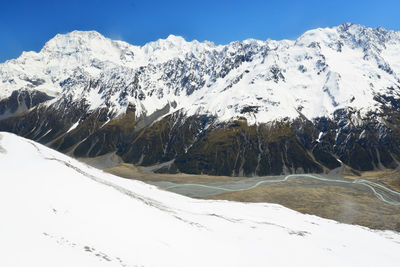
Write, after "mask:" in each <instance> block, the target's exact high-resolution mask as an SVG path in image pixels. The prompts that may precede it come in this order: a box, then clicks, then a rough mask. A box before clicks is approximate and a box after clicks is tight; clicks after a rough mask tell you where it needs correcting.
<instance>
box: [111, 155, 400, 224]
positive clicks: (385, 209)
mask: <svg viewBox="0 0 400 267" xmlns="http://www.w3.org/2000/svg"><path fill="white" fill-rule="evenodd" d="M114 165H115V166H113V167H110V168H106V169H105V171H106V172H109V173H112V174H115V175H118V176H121V177H125V178H130V179H136V180H141V181H144V182H147V183H149V184H152V185H156V186H158V187H159V188H162V189H164V190H167V191H171V192H174V193H178V194H181V195H185V196H189V197H194V198H202V199H217V200H231V201H240V202H268V203H277V204H281V205H283V206H286V207H288V208H290V209H293V210H296V211H299V212H302V213H306V214H313V215H317V216H320V217H323V218H328V219H333V220H336V221H339V222H343V223H349V224H358V225H362V226H367V227H369V228H373V229H389V230H395V231H400V172H399V171H398V170H379V171H370V172H362V173H353V172H351V171H349V170H348V169H346V168H345V169H344V170H342V171H341V173H338V174H334V175H332V174H331V175H321V174H315V175H289V176H266V177H227V176H210V175H190V174H181V173H180V174H158V173H154V172H152V171H151V168H144V167H137V166H134V165H131V164H126V163H120V164H114Z"/></svg>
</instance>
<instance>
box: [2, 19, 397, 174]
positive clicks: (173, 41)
mask: <svg viewBox="0 0 400 267" xmlns="http://www.w3.org/2000/svg"><path fill="white" fill-rule="evenodd" d="M399 53H400V34H399V33H398V32H393V31H387V30H384V29H382V28H377V29H370V28H366V27H363V26H360V25H353V24H344V25H340V26H338V27H335V28H328V29H316V30H312V31H309V32H306V33H305V34H303V35H302V36H301V37H299V38H298V39H297V40H295V41H280V42H277V41H270V40H268V41H265V42H264V41H256V40H246V41H243V42H233V43H230V44H228V45H224V46H216V45H214V44H212V43H209V42H203V43H200V42H197V41H193V42H186V41H185V40H184V39H183V38H181V37H176V36H170V37H168V39H166V40H159V41H157V42H152V43H149V44H147V45H145V46H143V47H137V46H131V45H129V44H127V43H124V42H120V41H112V40H109V39H107V38H105V37H103V36H101V35H100V34H98V33H96V32H72V33H69V34H67V35H57V36H56V37H55V38H54V39H52V40H50V41H49V42H48V43H47V44H46V45H45V47H44V48H43V49H42V50H41V51H40V52H39V53H34V52H28V53H23V55H21V57H20V58H18V59H15V60H10V61H7V62H6V63H4V64H1V65H0V99H1V100H0V130H2V131H10V132H14V133H17V134H19V135H21V136H24V137H28V138H31V139H33V140H36V141H39V142H41V143H44V144H47V145H49V146H51V147H53V148H56V149H58V150H60V151H63V152H65V153H72V154H73V155H75V156H79V157H93V156H98V155H103V154H106V153H109V152H114V151H116V152H117V154H118V155H120V156H121V157H122V158H123V160H124V161H126V162H130V163H135V164H141V165H152V164H157V163H163V162H170V161H171V164H172V165H170V167H169V169H168V170H171V171H177V170H179V171H182V172H187V173H207V174H215V175H244V176H252V175H268V174H281V173H302V172H325V171H329V170H332V169H335V168H337V167H339V166H341V164H347V165H349V166H351V167H352V168H354V169H357V170H371V169H376V168H397V167H398V166H399V162H400V129H399V125H400V60H399V59H398V56H397V55H398V54H399ZM21 88H24V89H21ZM163 171H165V170H163Z"/></svg>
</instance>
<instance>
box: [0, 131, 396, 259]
mask: <svg viewBox="0 0 400 267" xmlns="http://www.w3.org/2000/svg"><path fill="white" fill-rule="evenodd" d="M21 151H23V153H21ZM22 164H23V168H21V165H22ZM0 167H1V176H0V210H1V222H0V225H1V227H0V236H1V238H0V251H1V255H2V256H1V257H0V265H1V266H43V267H47V266H60V267H62V266H146V267H150V266H270V265H271V266H307V267H310V266H365V267H367V266H371V267H375V266H398V263H399V261H400V254H399V253H398V251H399V248H400V235H399V233H396V232H393V231H373V230H370V229H368V228H365V227H361V226H353V225H346V224H341V223H337V222H335V221H332V220H326V219H322V218H319V217H316V216H312V215H304V214H301V213H298V212H295V211H292V210H289V209H287V208H284V207H282V206H280V205H276V204H266V203H260V204H257V203H252V204H248V203H247V204H246V203H239V202H228V201H215V200H196V199H192V198H187V197H184V196H180V195H177V194H173V193H170V192H166V191H162V190H159V189H157V188H156V187H154V186H152V185H148V184H144V183H142V182H140V181H134V180H128V179H123V178H119V177H116V176H113V175H111V174H107V173H104V172H102V171H100V170H98V169H95V168H92V167H89V166H88V165H86V164H83V163H80V162H78V161H76V160H74V159H72V158H70V157H68V156H66V155H63V154H61V153H59V152H57V151H54V150H52V149H49V148H47V147H45V146H43V145H41V144H38V143H36V142H34V141H30V140H27V139H24V138H21V137H18V136H16V135H14V134H10V133H4V132H0Z"/></svg>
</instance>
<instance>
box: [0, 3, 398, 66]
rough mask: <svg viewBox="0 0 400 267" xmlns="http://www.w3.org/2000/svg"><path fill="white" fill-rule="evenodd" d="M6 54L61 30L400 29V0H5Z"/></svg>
mask: <svg viewBox="0 0 400 267" xmlns="http://www.w3.org/2000/svg"><path fill="white" fill-rule="evenodd" d="M0 3H1V5H0V7H1V8H0V36H1V38H0V62H3V61H5V60H7V59H11V58H15V57H18V56H19V55H20V54H21V52H22V51H30V50H34V51H39V50H40V49H41V47H42V46H43V45H44V43H45V42H46V41H48V40H49V39H51V38H52V37H53V36H54V35H56V34H57V33H66V32H70V31H73V30H96V31H98V32H100V33H102V34H103V35H105V36H107V37H110V38H113V39H119V40H124V41H127V42H129V43H132V44H137V45H142V44H144V43H146V42H148V41H153V40H156V39H159V38H165V37H167V36H168V35H169V34H175V35H181V36H183V37H184V38H185V39H187V40H192V39H197V40H200V41H202V40H210V41H213V42H215V43H217V44H224V43H228V42H231V41H235V40H243V39H247V38H255V39H262V40H266V39H268V38H270V39H277V40H279V39H295V38H296V37H298V36H299V35H301V34H302V33H303V32H304V31H306V30H308V29H312V28H317V27H327V26H335V25H339V24H342V23H345V22H353V23H358V24H363V25H366V26H369V27H377V26H382V27H384V28H387V29H391V30H399V29H400V15H399V10H400V1H398V0H397V1H394V0H387V1H386V0H380V1H376V0H375V1H369V0H364V1H351V0H346V1H343V0H336V1H333V0H330V1H323V0H318V1H316V0H309V1H307V0H303V1H287V0H273V1H269V0H264V1H261V0H245V1H236V0H232V1H226V0H220V1H219V0H197V1H190V0H187V1H177V0H165V1H151V0H107V1H103V0H97V1H95V0H81V1H77V0H68V1H57V0H53V1H40V0H35V1H34V0H30V1H28V0H25V1H24V0H1V2H0Z"/></svg>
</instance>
